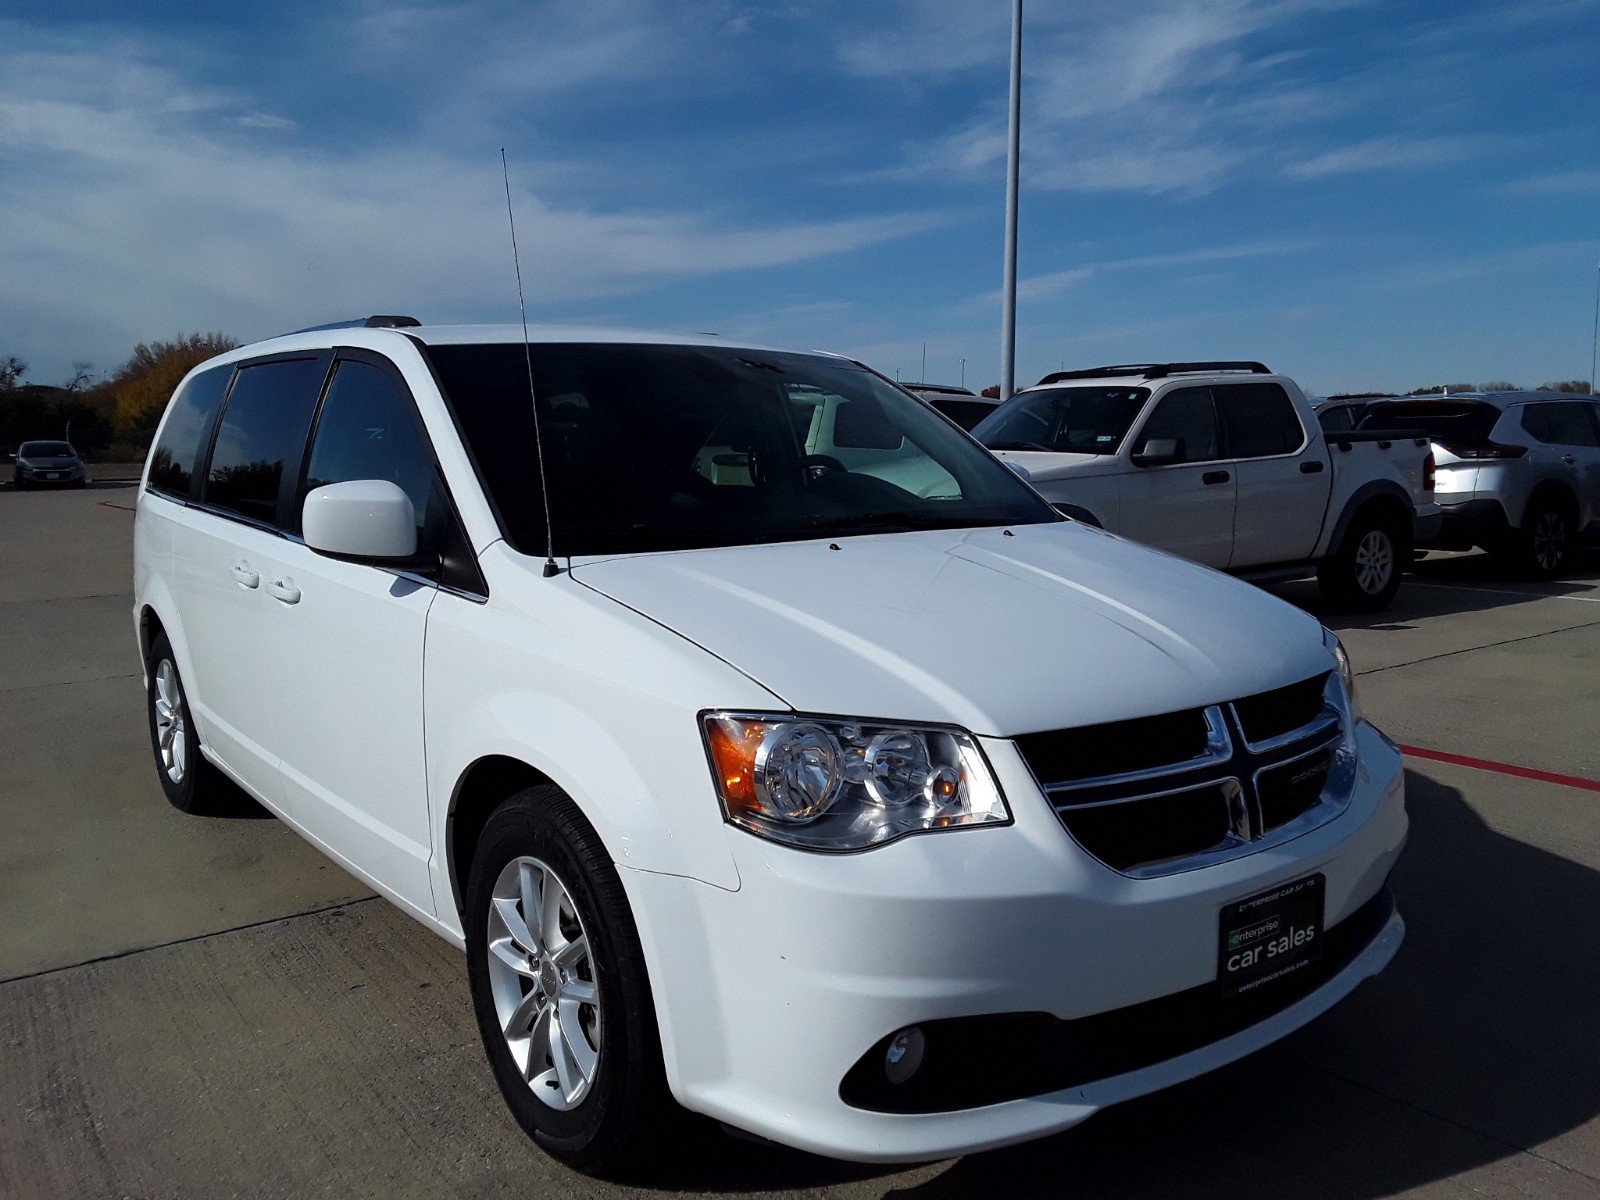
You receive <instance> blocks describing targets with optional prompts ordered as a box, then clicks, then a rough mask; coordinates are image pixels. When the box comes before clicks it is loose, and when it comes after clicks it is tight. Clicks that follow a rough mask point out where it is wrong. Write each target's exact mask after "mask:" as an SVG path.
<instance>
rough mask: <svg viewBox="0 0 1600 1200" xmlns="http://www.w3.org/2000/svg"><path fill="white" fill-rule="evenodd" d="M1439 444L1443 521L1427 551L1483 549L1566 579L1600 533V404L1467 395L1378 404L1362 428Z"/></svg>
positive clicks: (1554, 395) (1561, 397)
mask: <svg viewBox="0 0 1600 1200" xmlns="http://www.w3.org/2000/svg"><path fill="white" fill-rule="evenodd" d="M1373 424H1386V425H1407V426H1411V427H1413V428H1417V429H1422V430H1424V431H1426V432H1427V433H1428V435H1429V436H1430V437H1432V438H1433V452H1434V455H1435V457H1436V459H1437V461H1438V464H1439V465H1438V478H1437V481H1436V483H1435V485H1434V486H1435V489H1436V494H1437V497H1438V501H1439V505H1440V507H1441V509H1442V510H1443V514H1444V519H1443V522H1442V523H1441V526H1440V529H1439V532H1438V534H1437V535H1436V536H1435V537H1432V538H1429V539H1426V540H1425V541H1424V542H1423V545H1425V546H1429V547H1433V548H1436V549H1444V550H1465V549H1467V548H1469V547H1471V546H1480V547H1482V548H1483V549H1485V550H1489V551H1492V552H1494V553H1496V554H1499V555H1501V556H1502V557H1504V558H1505V559H1506V560H1507V561H1508V562H1510V563H1511V564H1512V565H1514V566H1516V567H1518V568H1520V569H1521V570H1523V571H1525V572H1527V573H1529V574H1532V575H1534V576H1540V577H1550V576H1553V575H1558V574H1560V573H1561V571H1562V570H1563V569H1564V568H1565V567H1566V566H1567V563H1568V561H1569V560H1570V558H1571V556H1572V552H1573V549H1574V548H1575V547H1576V545H1577V544H1578V542H1579V541H1580V540H1583V539H1585V538H1592V537H1593V535H1594V534H1595V532H1596V531H1597V530H1600V400H1597V399H1596V398H1595V397H1593V396H1573V395H1568V394H1565V393H1562V392H1462V393H1457V394H1455V395H1449V396H1418V397H1397V398H1395V399H1392V400H1378V401H1374V402H1373V403H1372V404H1371V405H1369V406H1368V407H1367V408H1366V409H1365V410H1364V411H1363V413H1362V416H1361V425H1362V426H1363V427H1368V426H1371V425H1373Z"/></svg>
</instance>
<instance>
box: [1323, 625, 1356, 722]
mask: <svg viewBox="0 0 1600 1200" xmlns="http://www.w3.org/2000/svg"><path fill="white" fill-rule="evenodd" d="M1322 644H1323V645H1325V646H1327V647H1328V649H1329V650H1331V651H1333V662H1334V666H1335V667H1336V668H1337V669H1338V672H1339V680H1340V682H1341V683H1343V684H1344V694H1345V702H1346V703H1347V704H1348V705H1349V708H1350V723H1351V724H1352V725H1353V724H1355V722H1357V721H1359V720H1361V705H1360V703H1359V702H1358V701H1357V700H1356V673H1355V671H1354V669H1352V668H1351V666H1350V655H1349V654H1348V653H1346V651H1345V648H1344V643H1343V642H1341V641H1340V640H1339V635H1338V634H1336V633H1334V632H1333V630H1331V629H1328V628H1324V629H1323V631H1322Z"/></svg>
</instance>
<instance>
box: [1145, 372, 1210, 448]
mask: <svg viewBox="0 0 1600 1200" xmlns="http://www.w3.org/2000/svg"><path fill="white" fill-rule="evenodd" d="M1153 438H1178V439H1180V440H1181V441H1182V445H1181V447H1180V451H1181V453H1180V455H1179V457H1180V459H1181V460H1182V461H1183V462H1204V461H1205V460H1207V459H1212V458H1216V457H1217V410H1216V408H1215V406H1214V405H1213V404H1212V402H1211V389H1210V388H1208V387H1194V388H1179V389H1178V390H1177V391H1175V392H1168V393H1167V394H1166V395H1165V396H1163V397H1161V400H1160V402H1159V403H1158V404H1157V405H1156V410H1155V412H1153V413H1151V414H1150V419H1149V420H1148V421H1146V422H1145V425H1144V432H1143V433H1141V434H1140V435H1139V444H1140V446H1141V447H1142V446H1143V445H1144V443H1146V442H1148V441H1150V440H1151V439H1153Z"/></svg>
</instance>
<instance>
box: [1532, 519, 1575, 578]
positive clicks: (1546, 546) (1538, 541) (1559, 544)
mask: <svg viewBox="0 0 1600 1200" xmlns="http://www.w3.org/2000/svg"><path fill="white" fill-rule="evenodd" d="M1566 556H1567V522H1566V519H1565V518H1564V517H1562V515H1561V514H1560V513H1558V512H1556V511H1555V510H1553V509H1552V510H1550V511H1548V512H1544V513H1540V514H1539V520H1538V521H1537V522H1536V523H1535V524H1534V527H1533V558H1534V561H1535V562H1537V563H1538V564H1539V568H1540V570H1544V571H1554V570H1555V569H1556V568H1557V567H1559V566H1560V565H1561V560H1562V559H1564V558H1565V557H1566Z"/></svg>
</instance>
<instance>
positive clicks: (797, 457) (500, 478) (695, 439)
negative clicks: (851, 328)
mask: <svg viewBox="0 0 1600 1200" xmlns="http://www.w3.org/2000/svg"><path fill="white" fill-rule="evenodd" d="M425 353H426V354H427V356H428V358H429V359H430V360H431V362H432V364H433V368H434V372H435V374H436V376H437V377H438V379H439V382H440V385H441V388H442V390H443V392H444V395H445V399H446V402H447V403H448V404H449V405H450V408H451V410H452V412H453V413H454V415H455V419H456V423H457V425H458V427H459V428H460V430H461V433H462V436H463V438H464V439H465V441H466V444H467V447H468V450H469V451H470V453H471V454H472V456H473V458H474V460H475V464H476V466H477V469H478V473H479V475H480V478H481V479H482V481H483V484H484V486H485V489H486V491H487V493H488V496H489V500H490V503H491V504H492V505H493V506H494V508H495V510H496V513H497V516H498V517H499V520H500V525H501V528H502V530H503V531H504V532H505V535H506V538H507V540H508V541H510V543H511V544H512V545H513V546H514V547H515V548H516V549H518V550H520V551H521V552H523V553H525V554H543V553H544V550H545V525H544V515H543V509H542V504H541V500H540V494H539V471H538V462H537V455H536V450H535V443H534V423H533V417H532V406H531V405H530V404H529V402H528V370H529V368H528V365H527V362H526V360H525V359H524V348H523V346H522V344H521V343H495V344H480V345H432V346H428V347H426V350H425ZM528 354H529V355H530V356H531V359H532V372H533V383H534V389H535V394H536V395H537V396H538V398H539V433H540V435H541V436H542V438H543V443H544V458H545V471H546V475H547V477H548V480H549V487H550V513H551V523H552V525H553V526H554V530H555V546H556V553H558V554H562V555H595V554H619V553H633V552H638V551H646V550H680V549H691V548H697V547H705V546H732V545H750V544H756V543H763V542H779V541H790V540H800V539H805V538H825V537H841V536H847V535H850V534H857V533H881V532H896V531H904V530H914V529H956V528H966V527H973V526H983V525H1018V524H1034V523H1042V522H1046V521H1055V520H1059V519H1060V518H1059V517H1058V516H1057V514H1056V513H1055V511H1054V510H1053V509H1051V508H1050V506H1049V505H1048V504H1046V503H1045V502H1044V501H1043V500H1041V499H1040V498H1039V497H1038V495H1037V494H1035V493H1034V492H1033V491H1032V490H1031V489H1030V488H1028V487H1027V486H1026V485H1024V484H1023V483H1022V482H1021V481H1020V480H1019V479H1018V478H1017V476H1016V475H1015V474H1014V473H1013V472H1011V471H1010V470H1009V469H1007V468H1006V467H1005V466H1004V465H1002V464H1001V463H999V462H998V461H996V460H995V459H993V458H991V457H990V456H989V455H987V454H985V453H984V452H983V450H982V449H981V448H979V447H978V446H976V445H974V444H973V443H972V441H971V440H970V439H968V438H967V437H966V436H965V435H964V434H962V433H961V432H960V431H958V430H956V429H954V428H952V427H951V425H950V424H949V423H948V422H947V421H945V420H944V419H943V418H941V417H940V416H938V415H937V414H936V413H934V412H932V411H931V410H930V409H928V408H927V407H926V406H925V405H923V404H922V403H921V402H920V401H918V400H915V399H913V398H912V397H910V396H908V395H906V394H905V393H903V392H901V391H900V390H899V389H898V388H896V387H894V385H892V384H890V383H888V382H886V381H884V380H883V379H882V378H880V377H879V376H877V375H875V374H873V373H872V372H871V371H868V370H866V369H865V368H863V367H860V366H858V365H856V364H854V363H850V362H848V361H845V360H843V359H834V358H828V357H824V356H822V355H809V354H790V353H779V352H774V351H766V350H745V349H734V348H731V347H712V346H674V345H638V344H610V343H592V344H591V343H579V344H566V343H554V344H552V343H539V344H535V345H533V346H532V347H530V348H529V350H528Z"/></svg>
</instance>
